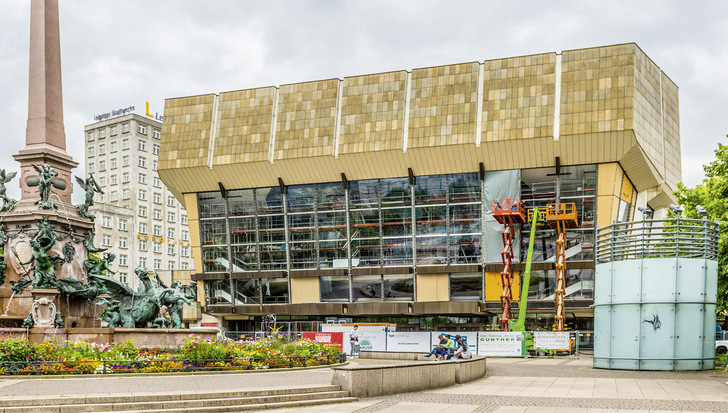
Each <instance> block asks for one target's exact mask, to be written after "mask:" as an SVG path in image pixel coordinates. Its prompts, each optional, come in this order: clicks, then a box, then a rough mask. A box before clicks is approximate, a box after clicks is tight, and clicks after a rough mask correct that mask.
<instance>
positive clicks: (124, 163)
mask: <svg viewBox="0 0 728 413" xmlns="http://www.w3.org/2000/svg"><path fill="white" fill-rule="evenodd" d="M121 166H129V155H124V156H123V157H122V158H121Z"/></svg>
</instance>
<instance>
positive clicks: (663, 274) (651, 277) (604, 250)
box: [594, 219, 718, 370]
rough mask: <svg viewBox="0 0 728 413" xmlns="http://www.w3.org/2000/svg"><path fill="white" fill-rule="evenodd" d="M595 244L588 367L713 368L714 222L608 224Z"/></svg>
mask: <svg viewBox="0 0 728 413" xmlns="http://www.w3.org/2000/svg"><path fill="white" fill-rule="evenodd" d="M597 247H598V251H597V264H596V274H595V297H594V335H595V338H594V367H595V368H606V369H621V370H707V369H713V368H714V364H715V360H714V357H715V310H716V294H717V276H718V262H717V249H718V248H717V247H718V225H717V224H715V223H712V222H710V221H706V220H685V219H681V220H678V219H672V220H661V221H658V220H653V221H641V222H631V223H622V224H613V225H610V226H608V227H604V228H600V229H599V230H598V231H597Z"/></svg>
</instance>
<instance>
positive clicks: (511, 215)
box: [493, 198, 527, 331]
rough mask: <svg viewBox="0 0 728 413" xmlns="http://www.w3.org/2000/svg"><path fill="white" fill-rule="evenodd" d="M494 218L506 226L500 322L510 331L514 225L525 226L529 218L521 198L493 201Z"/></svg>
mask: <svg viewBox="0 0 728 413" xmlns="http://www.w3.org/2000/svg"><path fill="white" fill-rule="evenodd" d="M493 218H495V220H496V221H498V222H499V223H501V224H503V226H504V228H503V231H502V232H501V236H502V237H503V251H501V259H502V260H503V271H501V285H503V292H502V293H501V296H500V300H501V308H502V309H503V313H502V314H501V317H500V320H499V321H500V330H501V331H508V323H509V322H510V320H511V318H512V314H511V300H513V291H512V289H511V286H512V282H513V236H514V234H515V231H514V228H513V225H514V224H523V223H524V222H526V218H527V216H526V210H525V208H524V207H523V203H522V202H521V200H520V199H519V198H500V199H494V200H493Z"/></svg>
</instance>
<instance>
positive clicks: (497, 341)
mask: <svg viewBox="0 0 728 413" xmlns="http://www.w3.org/2000/svg"><path fill="white" fill-rule="evenodd" d="M523 342H524V336H523V333H521V332H510V331H508V332H506V331H487V332H479V333H478V354H479V355H481V356H490V357H521V356H523Z"/></svg>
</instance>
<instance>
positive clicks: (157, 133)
mask: <svg viewBox="0 0 728 413" xmlns="http://www.w3.org/2000/svg"><path fill="white" fill-rule="evenodd" d="M152 137H153V138H154V139H159V138H161V137H162V132H161V131H160V130H159V129H154V130H152ZM157 151H159V148H157Z"/></svg>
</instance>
